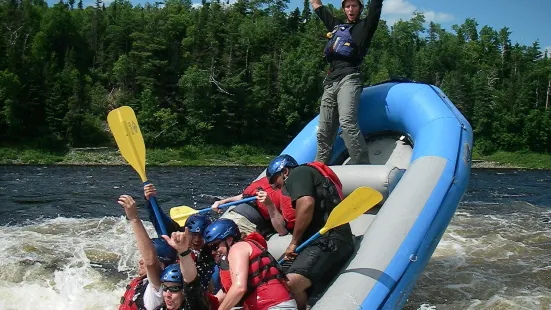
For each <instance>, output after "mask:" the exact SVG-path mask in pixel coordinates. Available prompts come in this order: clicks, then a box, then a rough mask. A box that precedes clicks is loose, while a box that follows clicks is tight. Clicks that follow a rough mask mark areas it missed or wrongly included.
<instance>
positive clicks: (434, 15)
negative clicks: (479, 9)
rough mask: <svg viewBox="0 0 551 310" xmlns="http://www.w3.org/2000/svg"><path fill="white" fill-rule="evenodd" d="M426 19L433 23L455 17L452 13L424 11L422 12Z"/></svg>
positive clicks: (447, 20)
mask: <svg viewBox="0 0 551 310" xmlns="http://www.w3.org/2000/svg"><path fill="white" fill-rule="evenodd" d="M423 14H424V15H425V19H426V20H427V21H433V22H435V23H447V22H451V21H452V20H454V19H455V16H453V14H448V13H444V12H434V11H425V12H423Z"/></svg>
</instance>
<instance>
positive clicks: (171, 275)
mask: <svg viewBox="0 0 551 310" xmlns="http://www.w3.org/2000/svg"><path fill="white" fill-rule="evenodd" d="M161 282H176V283H182V284H183V283H184V281H183V278H182V270H181V269H180V264H172V265H169V266H167V267H166V268H165V269H164V270H163V272H161Z"/></svg>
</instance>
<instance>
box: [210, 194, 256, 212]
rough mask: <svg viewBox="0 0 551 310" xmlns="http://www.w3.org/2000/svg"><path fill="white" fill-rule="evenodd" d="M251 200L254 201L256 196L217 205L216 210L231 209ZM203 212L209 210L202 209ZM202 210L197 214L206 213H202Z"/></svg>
mask: <svg viewBox="0 0 551 310" xmlns="http://www.w3.org/2000/svg"><path fill="white" fill-rule="evenodd" d="M253 200H256V196H253V197H248V198H244V199H241V200H237V201H233V202H228V203H225V204H222V205H219V206H218V208H225V207H231V206H234V205H238V204H241V203H245V202H249V201H253ZM203 210H207V211H208V210H210V208H207V209H203ZM203 210H200V211H199V212H207V211H203Z"/></svg>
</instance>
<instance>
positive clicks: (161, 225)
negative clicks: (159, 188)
mask: <svg viewBox="0 0 551 310" xmlns="http://www.w3.org/2000/svg"><path fill="white" fill-rule="evenodd" d="M147 184H151V183H150V182H148V181H145V182H143V186H146V185H147ZM149 202H151V207H153V212H154V213H155V217H156V218H157V223H159V228H161V234H163V235H167V233H166V227H165V224H164V222H163V218H162V217H161V210H160V209H159V206H158V205H157V200H156V199H155V196H151V197H150V198H149ZM160 237H161V236H159V238H160Z"/></svg>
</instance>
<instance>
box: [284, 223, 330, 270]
mask: <svg viewBox="0 0 551 310" xmlns="http://www.w3.org/2000/svg"><path fill="white" fill-rule="evenodd" d="M319 237H321V234H320V232H319V231H318V232H317V233H315V234H314V235H313V236H312V237H310V238H308V240H306V241H304V242H303V243H302V244H301V245H299V246H298V248H296V249H295V253H300V251H302V250H304V248H305V247H307V246H309V245H310V244H311V243H312V242H314V241H315V240H316V239H318V238H319ZM284 261H285V260H284V259H283V258H282V259H280V260H279V262H278V263H279V264H280V265H281V264H283V262H284Z"/></svg>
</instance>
